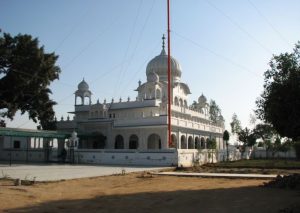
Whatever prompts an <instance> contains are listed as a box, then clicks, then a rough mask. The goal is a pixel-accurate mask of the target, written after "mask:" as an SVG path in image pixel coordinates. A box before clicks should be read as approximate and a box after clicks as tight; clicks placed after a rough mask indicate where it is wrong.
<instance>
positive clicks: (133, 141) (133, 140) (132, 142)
mask: <svg viewBox="0 0 300 213" xmlns="http://www.w3.org/2000/svg"><path fill="white" fill-rule="evenodd" d="M138 147H139V138H138V136H137V135H131V136H130V137H129V149H137V148H138Z"/></svg>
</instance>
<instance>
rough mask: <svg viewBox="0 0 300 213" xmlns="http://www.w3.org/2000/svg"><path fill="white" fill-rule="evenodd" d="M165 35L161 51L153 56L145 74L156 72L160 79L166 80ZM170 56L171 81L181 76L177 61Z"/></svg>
mask: <svg viewBox="0 0 300 213" xmlns="http://www.w3.org/2000/svg"><path fill="white" fill-rule="evenodd" d="M164 39H165V37H164V36H163V45H162V51H161V53H160V54H159V55H158V56H156V57H154V58H153V59H152V60H151V61H150V62H149V63H148V65H147V68H146V75H147V78H148V76H150V75H152V74H151V73H153V72H154V73H156V74H157V75H158V77H159V80H160V81H167V80H168V55H167V54H166V51H165V42H164ZM170 58H171V78H172V80H173V82H178V81H180V77H181V67H180V64H179V63H178V61H177V60H176V59H175V58H173V57H172V56H171V57H170Z"/></svg>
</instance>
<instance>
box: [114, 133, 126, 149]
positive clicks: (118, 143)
mask: <svg viewBox="0 0 300 213" xmlns="http://www.w3.org/2000/svg"><path fill="white" fill-rule="evenodd" d="M115 149H124V138H123V136H122V135H117V136H116V139H115Z"/></svg>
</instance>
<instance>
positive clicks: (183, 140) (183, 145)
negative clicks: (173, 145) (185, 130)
mask: <svg viewBox="0 0 300 213" xmlns="http://www.w3.org/2000/svg"><path fill="white" fill-rule="evenodd" d="M180 149H187V143H186V138H185V136H184V135H181V138H180Z"/></svg>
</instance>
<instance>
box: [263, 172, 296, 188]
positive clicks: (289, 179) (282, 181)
mask: <svg viewBox="0 0 300 213" xmlns="http://www.w3.org/2000/svg"><path fill="white" fill-rule="evenodd" d="M264 186H265V187H271V188H290V189H298V190H300V174H292V175H285V176H280V175H278V176H277V177H276V178H275V179H274V180H271V181H270V182H267V183H264Z"/></svg>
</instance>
